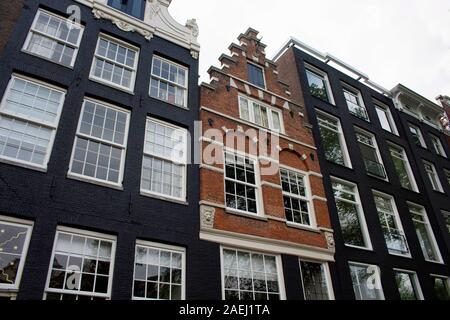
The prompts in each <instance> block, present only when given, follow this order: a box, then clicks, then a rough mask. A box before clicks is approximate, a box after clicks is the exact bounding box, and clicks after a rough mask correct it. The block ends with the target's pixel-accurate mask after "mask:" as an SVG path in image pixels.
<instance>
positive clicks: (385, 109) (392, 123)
mask: <svg viewBox="0 0 450 320" xmlns="http://www.w3.org/2000/svg"><path fill="white" fill-rule="evenodd" d="M373 104H374V105H375V111H376V112H377V116H378V119H379V121H380V126H381V128H382V129H383V130H384V131H386V132H389V133H392V134H393V135H396V136H398V135H399V134H398V129H397V125H396V124H395V120H394V117H393V116H392V112H391V108H389V107H388V106H386V105H384V104H382V103H381V102H378V101H374V102H373ZM378 111H380V112H383V113H384V114H385V115H386V119H387V121H388V124H389V127H390V130H387V129H386V128H383V124H382V123H381V119H380V115H379V113H378Z"/></svg>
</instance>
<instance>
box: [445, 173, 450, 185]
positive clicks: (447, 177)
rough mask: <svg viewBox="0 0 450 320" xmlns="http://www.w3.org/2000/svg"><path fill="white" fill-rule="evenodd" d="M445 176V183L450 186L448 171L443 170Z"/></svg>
mask: <svg viewBox="0 0 450 320" xmlns="http://www.w3.org/2000/svg"><path fill="white" fill-rule="evenodd" d="M444 173H445V178H446V179H447V183H448V185H449V186H450V171H448V170H444Z"/></svg>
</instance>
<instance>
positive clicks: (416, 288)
mask: <svg viewBox="0 0 450 320" xmlns="http://www.w3.org/2000/svg"><path fill="white" fill-rule="evenodd" d="M397 273H404V274H408V275H409V276H410V277H411V280H412V282H413V283H412V285H413V289H414V293H415V294H416V296H417V300H425V298H424V295H423V292H422V287H421V286H420V281H419V277H418V276H417V272H415V271H410V270H404V269H394V275H395V276H396V275H397ZM396 280H397V279H396ZM397 288H398V286H397ZM398 289H400V288H398Z"/></svg>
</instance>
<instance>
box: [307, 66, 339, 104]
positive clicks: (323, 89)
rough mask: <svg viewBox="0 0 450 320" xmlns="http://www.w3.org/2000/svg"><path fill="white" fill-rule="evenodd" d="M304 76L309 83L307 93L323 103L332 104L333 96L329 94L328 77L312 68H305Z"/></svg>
mask: <svg viewBox="0 0 450 320" xmlns="http://www.w3.org/2000/svg"><path fill="white" fill-rule="evenodd" d="M306 76H307V78H308V83H309V91H310V93H311V95H313V96H314V97H316V98H319V99H321V100H323V101H326V102H329V103H331V104H334V100H333V94H332V93H331V87H330V83H329V81H328V76H327V74H326V73H325V72H323V71H321V70H319V69H317V68H314V67H313V66H309V65H308V66H306Z"/></svg>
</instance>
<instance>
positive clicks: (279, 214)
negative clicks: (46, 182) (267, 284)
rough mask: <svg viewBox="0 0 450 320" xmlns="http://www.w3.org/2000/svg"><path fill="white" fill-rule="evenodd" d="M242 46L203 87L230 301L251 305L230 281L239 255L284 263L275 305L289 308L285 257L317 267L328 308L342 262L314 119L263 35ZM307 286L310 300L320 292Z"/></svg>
mask: <svg viewBox="0 0 450 320" xmlns="http://www.w3.org/2000/svg"><path fill="white" fill-rule="evenodd" d="M238 40H239V42H240V43H239V45H238V44H234V43H233V44H231V45H230V47H229V50H230V52H231V53H230V55H225V54H223V55H222V56H221V57H220V58H219V60H220V62H221V68H216V67H211V68H210V69H209V74H210V78H211V81H210V83H209V84H205V83H203V84H202V86H201V112H200V119H201V122H202V138H201V141H202V156H203V159H202V164H201V170H200V171H201V173H200V186H201V190H200V200H201V201H200V211H201V233H200V237H201V238H202V239H203V240H207V241H212V242H216V243H219V244H220V245H221V246H222V248H221V251H222V252H221V261H222V287H223V288H222V289H223V295H224V298H226V299H227V298H237V295H238V294H240V298H241V299H242V298H243V294H244V297H247V298H248V296H245V294H246V292H243V289H242V287H238V288H236V287H233V284H231V285H229V283H228V280H227V279H229V276H230V275H229V274H227V272H228V271H227V270H228V269H227V267H228V266H229V262H227V261H226V259H227V254H228V255H230V254H233V252H234V251H233V250H235V251H236V252H237V253H238V255H239V254H242V253H241V251H242V250H243V251H244V252H249V253H251V254H253V255H255V254H269V255H272V256H274V257H276V258H277V261H279V262H278V264H277V272H278V276H279V279H278V280H279V292H278V296H277V295H276V294H275V295H274V297H275V298H281V299H283V298H289V297H286V292H285V290H284V288H283V286H284V285H283V280H282V279H283V271H284V273H285V274H286V273H288V272H293V270H286V268H285V267H284V266H282V264H281V260H282V259H281V257H282V256H283V257H284V256H291V257H292V256H294V257H296V258H297V257H298V259H299V261H300V263H299V264H298V265H299V266H303V268H306V266H307V263H308V262H311V263H316V266H320V267H321V270H322V274H321V276H322V277H323V279H324V283H323V288H322V289H321V290H322V292H321V293H320V294H321V298H329V299H332V298H333V297H334V296H333V290H332V285H331V280H330V272H329V267H328V262H332V261H333V256H334V240H333V231H332V230H331V226H330V219H329V215H328V209H327V204H326V199H325V193H324V189H323V185H322V175H321V172H320V167H319V162H318V159H317V155H316V148H315V145H314V140H313V137H312V134H311V130H310V126H309V123H308V121H307V119H306V115H305V113H304V109H303V107H302V106H301V105H299V104H298V102H296V103H294V99H293V97H292V96H291V93H290V91H289V86H288V85H287V84H286V83H283V82H282V81H280V80H279V78H278V71H277V65H276V64H275V63H274V62H272V61H270V60H269V59H267V58H266V55H265V51H264V50H265V47H266V46H265V45H264V44H263V43H261V42H260V40H259V39H258V32H257V31H255V30H253V29H248V30H247V31H246V32H245V33H244V34H241V35H240V36H239V37H238ZM295 100H296V101H298V100H299V99H295ZM224 248H231V249H230V250H231V251H226V252H225V250H226V249H224ZM230 252H231V253H230ZM283 260H284V259H283ZM303 261H306V262H304V263H303ZM308 266H309V265H308ZM300 269H301V267H300V268H299V269H297V272H298V273H299V274H300V273H301V272H302V271H301V270H300ZM304 271H305V270H304ZM230 272H231V271H230ZM319 272H320V271H319ZM302 279H303V284H302V286H303V291H304V292H305V298H308V292H311V290H312V291H314V289H311V288H309V289H308V286H311V283H309V282H308V279H305V277H302ZM254 281H256V280H254ZM305 282H307V283H305ZM241 286H242V279H241ZM324 288H325V289H324ZM294 289H295V288H294ZM298 289H299V291H301V288H300V287H299V288H298ZM255 290H256V289H255ZM247 294H248V292H247ZM253 294H254V295H255V296H254V298H257V297H256V295H257V294H258V293H255V292H253ZM272 296H273V295H272V294H271V293H270V291H269V298H272Z"/></svg>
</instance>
